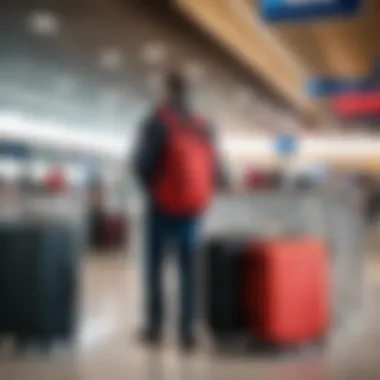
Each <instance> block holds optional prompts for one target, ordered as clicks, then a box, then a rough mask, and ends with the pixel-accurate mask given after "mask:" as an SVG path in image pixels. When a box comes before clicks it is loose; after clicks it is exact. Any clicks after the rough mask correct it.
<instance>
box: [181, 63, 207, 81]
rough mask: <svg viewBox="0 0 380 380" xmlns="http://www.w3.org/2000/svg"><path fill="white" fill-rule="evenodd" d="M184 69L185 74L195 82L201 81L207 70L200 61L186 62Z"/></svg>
mask: <svg viewBox="0 0 380 380" xmlns="http://www.w3.org/2000/svg"><path fill="white" fill-rule="evenodd" d="M183 70H184V73H185V75H186V76H187V77H188V78H189V79H190V80H192V81H195V82H198V81H201V80H202V79H204V77H205V70H204V68H203V67H202V66H201V64H199V63H198V62H186V63H185V64H184V67H183Z"/></svg>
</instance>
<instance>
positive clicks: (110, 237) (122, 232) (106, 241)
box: [100, 214, 127, 249]
mask: <svg viewBox="0 0 380 380" xmlns="http://www.w3.org/2000/svg"><path fill="white" fill-rule="evenodd" d="M126 224H127V223H126V220H125V217H124V216H123V215H120V214H103V217H102V226H101V231H100V234H101V236H100V246H101V248H104V249H122V248H123V247H124V244H125V243H126V242H127V225H126Z"/></svg>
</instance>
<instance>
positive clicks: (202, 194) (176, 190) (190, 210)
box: [154, 108, 215, 216]
mask: <svg viewBox="0 0 380 380" xmlns="http://www.w3.org/2000/svg"><path fill="white" fill-rule="evenodd" d="M160 117H161V120H162V122H163V124H164V125H165V127H166V128H167V132H168V141H167V144H166V148H165V152H164V158H163V163H162V167H161V168H160V175H159V177H158V180H157V182H156V185H155V188H154V196H155V201H156V204H157V206H158V208H159V209H160V210H162V211H163V212H165V213H168V214H170V215H174V216H182V215H193V214H198V213H202V212H203V211H205V210H206V208H207V206H208V205H209V203H210V201H211V199H212V196H213V193H214V188H215V184H214V170H215V155H214V151H213V147H212V145H211V144H210V142H209V141H207V139H206V138H205V137H204V135H203V133H202V132H201V128H202V127H203V126H202V125H201V124H202V123H201V122H199V120H197V121H195V120H191V121H186V122H183V121H182V120H180V117H179V115H177V114H176V112H175V111H173V110H171V109H169V108H163V109H161V110H160Z"/></svg>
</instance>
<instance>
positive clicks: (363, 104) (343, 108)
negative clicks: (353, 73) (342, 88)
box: [332, 91, 380, 118]
mask: <svg viewBox="0 0 380 380" xmlns="http://www.w3.org/2000/svg"><path fill="white" fill-rule="evenodd" d="M332 106H333V109H334V111H335V113H336V114H337V115H338V116H340V117H344V118H360V117H368V116H380V91H376V92H368V93H349V94H344V95H340V96H337V97H335V98H333V100H332Z"/></svg>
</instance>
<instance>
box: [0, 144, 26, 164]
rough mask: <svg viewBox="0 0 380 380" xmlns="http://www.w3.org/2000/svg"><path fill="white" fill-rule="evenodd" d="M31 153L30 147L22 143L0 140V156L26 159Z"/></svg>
mask: <svg viewBox="0 0 380 380" xmlns="http://www.w3.org/2000/svg"><path fill="white" fill-rule="evenodd" d="M31 155H32V152H31V149H30V148H29V147H28V146H26V145H24V144H22V143H18V142H13V141H0V158H1V157H6V158H14V159H21V160H27V159H29V158H30V157H31Z"/></svg>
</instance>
